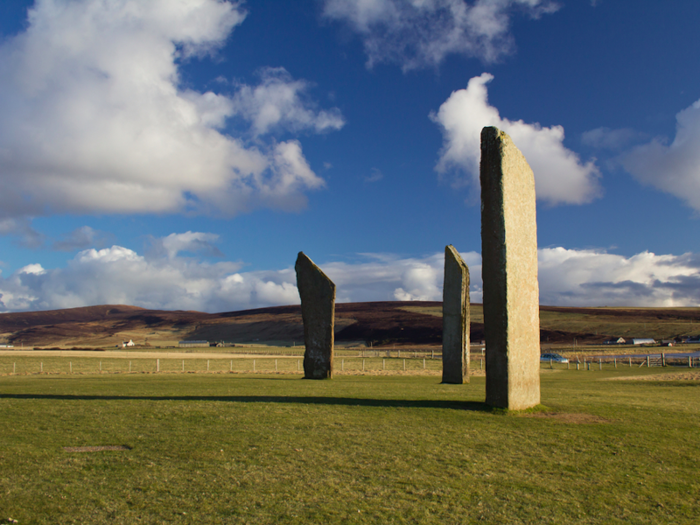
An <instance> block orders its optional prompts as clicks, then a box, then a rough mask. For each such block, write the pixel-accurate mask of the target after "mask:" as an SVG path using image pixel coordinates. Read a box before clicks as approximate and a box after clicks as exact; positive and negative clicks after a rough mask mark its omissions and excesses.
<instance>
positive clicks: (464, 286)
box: [442, 244, 469, 385]
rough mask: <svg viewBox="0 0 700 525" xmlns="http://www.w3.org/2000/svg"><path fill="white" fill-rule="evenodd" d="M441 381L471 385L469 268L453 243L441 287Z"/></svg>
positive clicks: (446, 256)
mask: <svg viewBox="0 0 700 525" xmlns="http://www.w3.org/2000/svg"><path fill="white" fill-rule="evenodd" d="M442 382H443V383H455V384H458V385H461V384H462V383H468V382H469V268H467V265H466V264H465V263H464V261H463V260H462V257H460V255H459V253H458V252H457V250H455V248H454V246H452V245H451V244H450V245H448V246H445V280H444V282H443V286H442Z"/></svg>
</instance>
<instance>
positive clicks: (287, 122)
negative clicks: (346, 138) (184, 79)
mask: <svg viewBox="0 0 700 525" xmlns="http://www.w3.org/2000/svg"><path fill="white" fill-rule="evenodd" d="M260 75H261V77H262V82H261V83H260V84H259V85H257V86H254V87H251V86H247V85H240V86H239V89H238V92H237V93H236V95H235V96H234V97H233V100H232V108H233V111H234V112H235V113H236V114H238V115H240V116H242V117H244V118H245V119H247V120H249V121H250V122H251V123H252V131H253V133H254V134H255V135H262V134H265V133H268V132H270V131H274V130H275V129H279V128H282V129H287V130H290V131H301V130H305V129H312V130H314V131H316V132H317V133H321V132H324V131H331V130H338V129H340V128H342V127H343V126H344V125H345V121H344V120H343V117H342V115H341V114H340V110H339V109H338V108H333V109H331V110H328V111H325V110H320V111H315V108H314V104H313V103H311V102H309V101H305V100H304V99H303V95H304V94H305V92H306V91H308V89H309V88H310V87H311V85H310V84H309V82H307V81H305V80H294V79H292V77H291V75H290V74H289V73H288V72H287V70H286V69H284V68H281V67H278V68H264V69H263V70H262V71H261V74H260Z"/></svg>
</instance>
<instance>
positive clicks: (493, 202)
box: [480, 127, 540, 410]
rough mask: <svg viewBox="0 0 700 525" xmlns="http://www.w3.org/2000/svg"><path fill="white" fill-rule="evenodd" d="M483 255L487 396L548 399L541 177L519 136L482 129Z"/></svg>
mask: <svg viewBox="0 0 700 525" xmlns="http://www.w3.org/2000/svg"><path fill="white" fill-rule="evenodd" d="M480 172H481V173H480V177H481V256H482V278H483V290H484V332H485V338H486V403H487V404H488V405H491V406H494V407H502V408H507V409H511V410H522V409H526V408H530V407H533V406H535V405H537V404H539V402H540V317H539V286H538V283H537V225H536V208H535V178H534V175H533V173H532V169H530V166H529V165H528V163H527V161H526V160H525V157H524V156H523V154H522V153H520V150H518V148H516V147H515V145H514V144H513V141H512V140H511V138H510V137H509V136H508V135H507V134H506V133H504V132H503V131H500V130H498V129H497V128H494V127H486V128H484V129H483V130H482V131H481V168H480Z"/></svg>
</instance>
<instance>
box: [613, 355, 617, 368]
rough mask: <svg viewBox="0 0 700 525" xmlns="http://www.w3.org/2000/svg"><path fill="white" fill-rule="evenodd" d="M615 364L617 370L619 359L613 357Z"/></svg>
mask: <svg viewBox="0 0 700 525" xmlns="http://www.w3.org/2000/svg"><path fill="white" fill-rule="evenodd" d="M613 363H615V368H617V357H613Z"/></svg>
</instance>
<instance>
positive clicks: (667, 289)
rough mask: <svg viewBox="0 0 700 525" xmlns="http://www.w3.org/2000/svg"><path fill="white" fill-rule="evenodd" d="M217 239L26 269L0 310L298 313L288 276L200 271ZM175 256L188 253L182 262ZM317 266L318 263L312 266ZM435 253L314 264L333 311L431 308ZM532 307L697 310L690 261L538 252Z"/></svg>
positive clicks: (698, 280)
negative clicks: (324, 278) (117, 307)
mask: <svg viewBox="0 0 700 525" xmlns="http://www.w3.org/2000/svg"><path fill="white" fill-rule="evenodd" d="M216 242H217V236H216V235H213V234H208V233H202V232H186V233H180V234H171V235H168V236H166V237H163V238H159V239H154V240H153V243H152V244H153V249H151V250H148V251H147V253H145V254H138V253H136V252H135V251H133V250H130V249H127V248H124V247H121V246H112V247H111V248H104V249H101V250H97V249H94V248H91V249H87V250H83V251H81V252H79V253H78V254H77V255H76V256H75V257H74V258H73V259H71V260H69V261H68V263H67V265H66V267H65V268H54V269H45V268H43V267H42V266H41V265H40V264H29V265H27V266H25V267H23V268H21V269H20V270H18V271H17V272H15V273H13V274H12V275H10V276H8V277H3V276H0V311H22V310H50V309H60V308H72V307H78V306H89V305H98V304H129V305H135V306H141V307H144V308H151V309H166V310H198V311H206V312H224V311H234V310H243V309H250V308H262V307H265V306H277V305H287V304H298V303H299V294H298V291H297V288H296V275H295V273H294V269H293V267H292V266H291V265H290V266H289V267H288V268H283V269H279V270H265V271H248V272H246V271H244V270H243V268H244V265H243V264H242V263H235V262H229V261H220V262H215V263H211V262H207V261H205V260H203V259H202V258H201V257H199V256H198V255H197V254H203V255H210V256H211V255H214V256H216V255H218V254H217V253H216V252H217V249H216V246H215V243H216ZM183 254H188V255H187V256H185V255H183ZM462 257H463V258H464V260H465V262H466V263H467V265H468V266H469V269H470V274H471V291H470V293H471V299H472V301H473V302H481V301H482V284H481V256H480V255H479V254H478V253H476V252H463V253H462ZM317 262H318V261H317ZM443 265H444V254H443V253H435V254H432V255H427V256H425V257H420V258H415V257H414V258H403V257H400V256H398V255H392V254H359V255H358V256H357V257H356V261H355V262H342V261H333V262H321V263H320V266H321V267H322V268H323V270H324V272H326V274H327V275H328V276H329V277H330V278H331V279H332V280H333V281H334V282H335V283H336V285H337V300H338V302H362V301H417V300H422V301H440V300H442V279H443ZM539 284H540V303H541V304H546V305H557V306H697V305H700V255H696V254H691V253H686V254H683V255H655V254H653V253H649V252H643V253H640V254H637V255H634V256H632V257H624V256H621V255H614V254H609V253H606V252H603V251H596V250H573V249H565V248H561V247H555V248H543V249H540V250H539Z"/></svg>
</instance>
